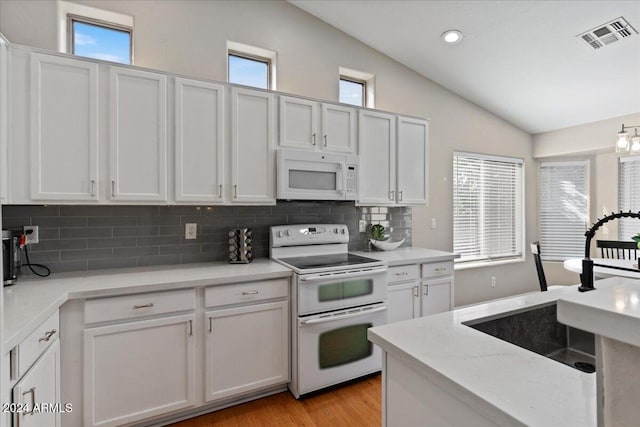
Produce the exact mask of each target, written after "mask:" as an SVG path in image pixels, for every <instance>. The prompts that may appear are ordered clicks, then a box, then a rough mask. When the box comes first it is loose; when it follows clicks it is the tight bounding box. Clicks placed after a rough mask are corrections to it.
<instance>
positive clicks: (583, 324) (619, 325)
mask: <svg viewBox="0 0 640 427" xmlns="http://www.w3.org/2000/svg"><path fill="white" fill-rule="evenodd" d="M595 287H596V290H595V291H590V292H583V293H576V294H573V295H568V296H567V297H565V298H562V299H560V300H559V301H558V320H559V321H560V322H562V323H564V324H566V325H569V326H573V327H576V328H579V329H582V330H585V331H588V332H593V333H594V334H597V335H602V336H605V337H608V338H613V339H615V340H618V341H622V342H625V343H627V344H631V345H634V346H636V347H640V281H639V280H634V279H620V278H619V279H617V280H615V281H613V280H612V279H609V280H607V281H603V280H598V281H597V282H596V283H595Z"/></svg>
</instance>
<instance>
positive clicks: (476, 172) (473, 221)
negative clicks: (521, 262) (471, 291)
mask: <svg viewBox="0 0 640 427" xmlns="http://www.w3.org/2000/svg"><path fill="white" fill-rule="evenodd" d="M523 187H524V178H523V164H522V160H521V159H514V158H508V157H498V156H486V155H482V154H473V153H460V152H456V153H454V155H453V250H454V252H456V253H459V254H460V259H459V260H457V262H488V261H497V260H503V259H510V258H517V257H521V256H522V247H523V233H522V228H523V227H522V225H523V209H524V208H523V205H524V202H523Z"/></svg>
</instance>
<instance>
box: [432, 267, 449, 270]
mask: <svg viewBox="0 0 640 427" xmlns="http://www.w3.org/2000/svg"><path fill="white" fill-rule="evenodd" d="M435 271H447V267H438V268H436V269H435Z"/></svg>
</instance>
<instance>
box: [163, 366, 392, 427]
mask: <svg viewBox="0 0 640 427" xmlns="http://www.w3.org/2000/svg"><path fill="white" fill-rule="evenodd" d="M381 392H382V386H381V377H380V375H375V376H372V377H367V378H364V379H362V380H359V381H356V382H353V383H350V384H348V385H344V386H340V387H336V388H332V389H329V390H327V391H322V392H319V393H317V394H314V395H312V396H309V397H306V398H304V399H301V400H296V399H295V398H294V397H293V396H292V395H291V393H289V392H284V393H278V394H275V395H273V396H269V397H265V398H262V399H258V400H254V401H252V402H248V403H244V404H242V405H237V406H233V407H231V408H227V409H223V410H221V411H216V412H213V413H211V414H206V415H202V416H200V417H196V418H192V419H189V420H185V421H182V422H179V423H176V424H172V425H171V427H210V426H215V427H263V426H267V425H268V426H270V427H271V426H276V427H339V426H356V425H357V426H359V427H360V426H362V427H379V426H380V424H381Z"/></svg>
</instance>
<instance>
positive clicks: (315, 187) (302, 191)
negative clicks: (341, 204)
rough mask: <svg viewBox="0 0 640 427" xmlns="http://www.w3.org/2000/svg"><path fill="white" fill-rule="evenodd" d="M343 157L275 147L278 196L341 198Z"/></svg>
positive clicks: (344, 194) (342, 197)
mask: <svg viewBox="0 0 640 427" xmlns="http://www.w3.org/2000/svg"><path fill="white" fill-rule="evenodd" d="M345 166H346V164H345V156H344V155H339V154H330V153H319V152H313V151H299V150H287V149H280V150H278V168H277V181H278V195H277V196H278V199H293V200H300V199H311V200H345V199H346V193H345V185H346V183H345V179H346V178H345V177H346V176H345Z"/></svg>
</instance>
